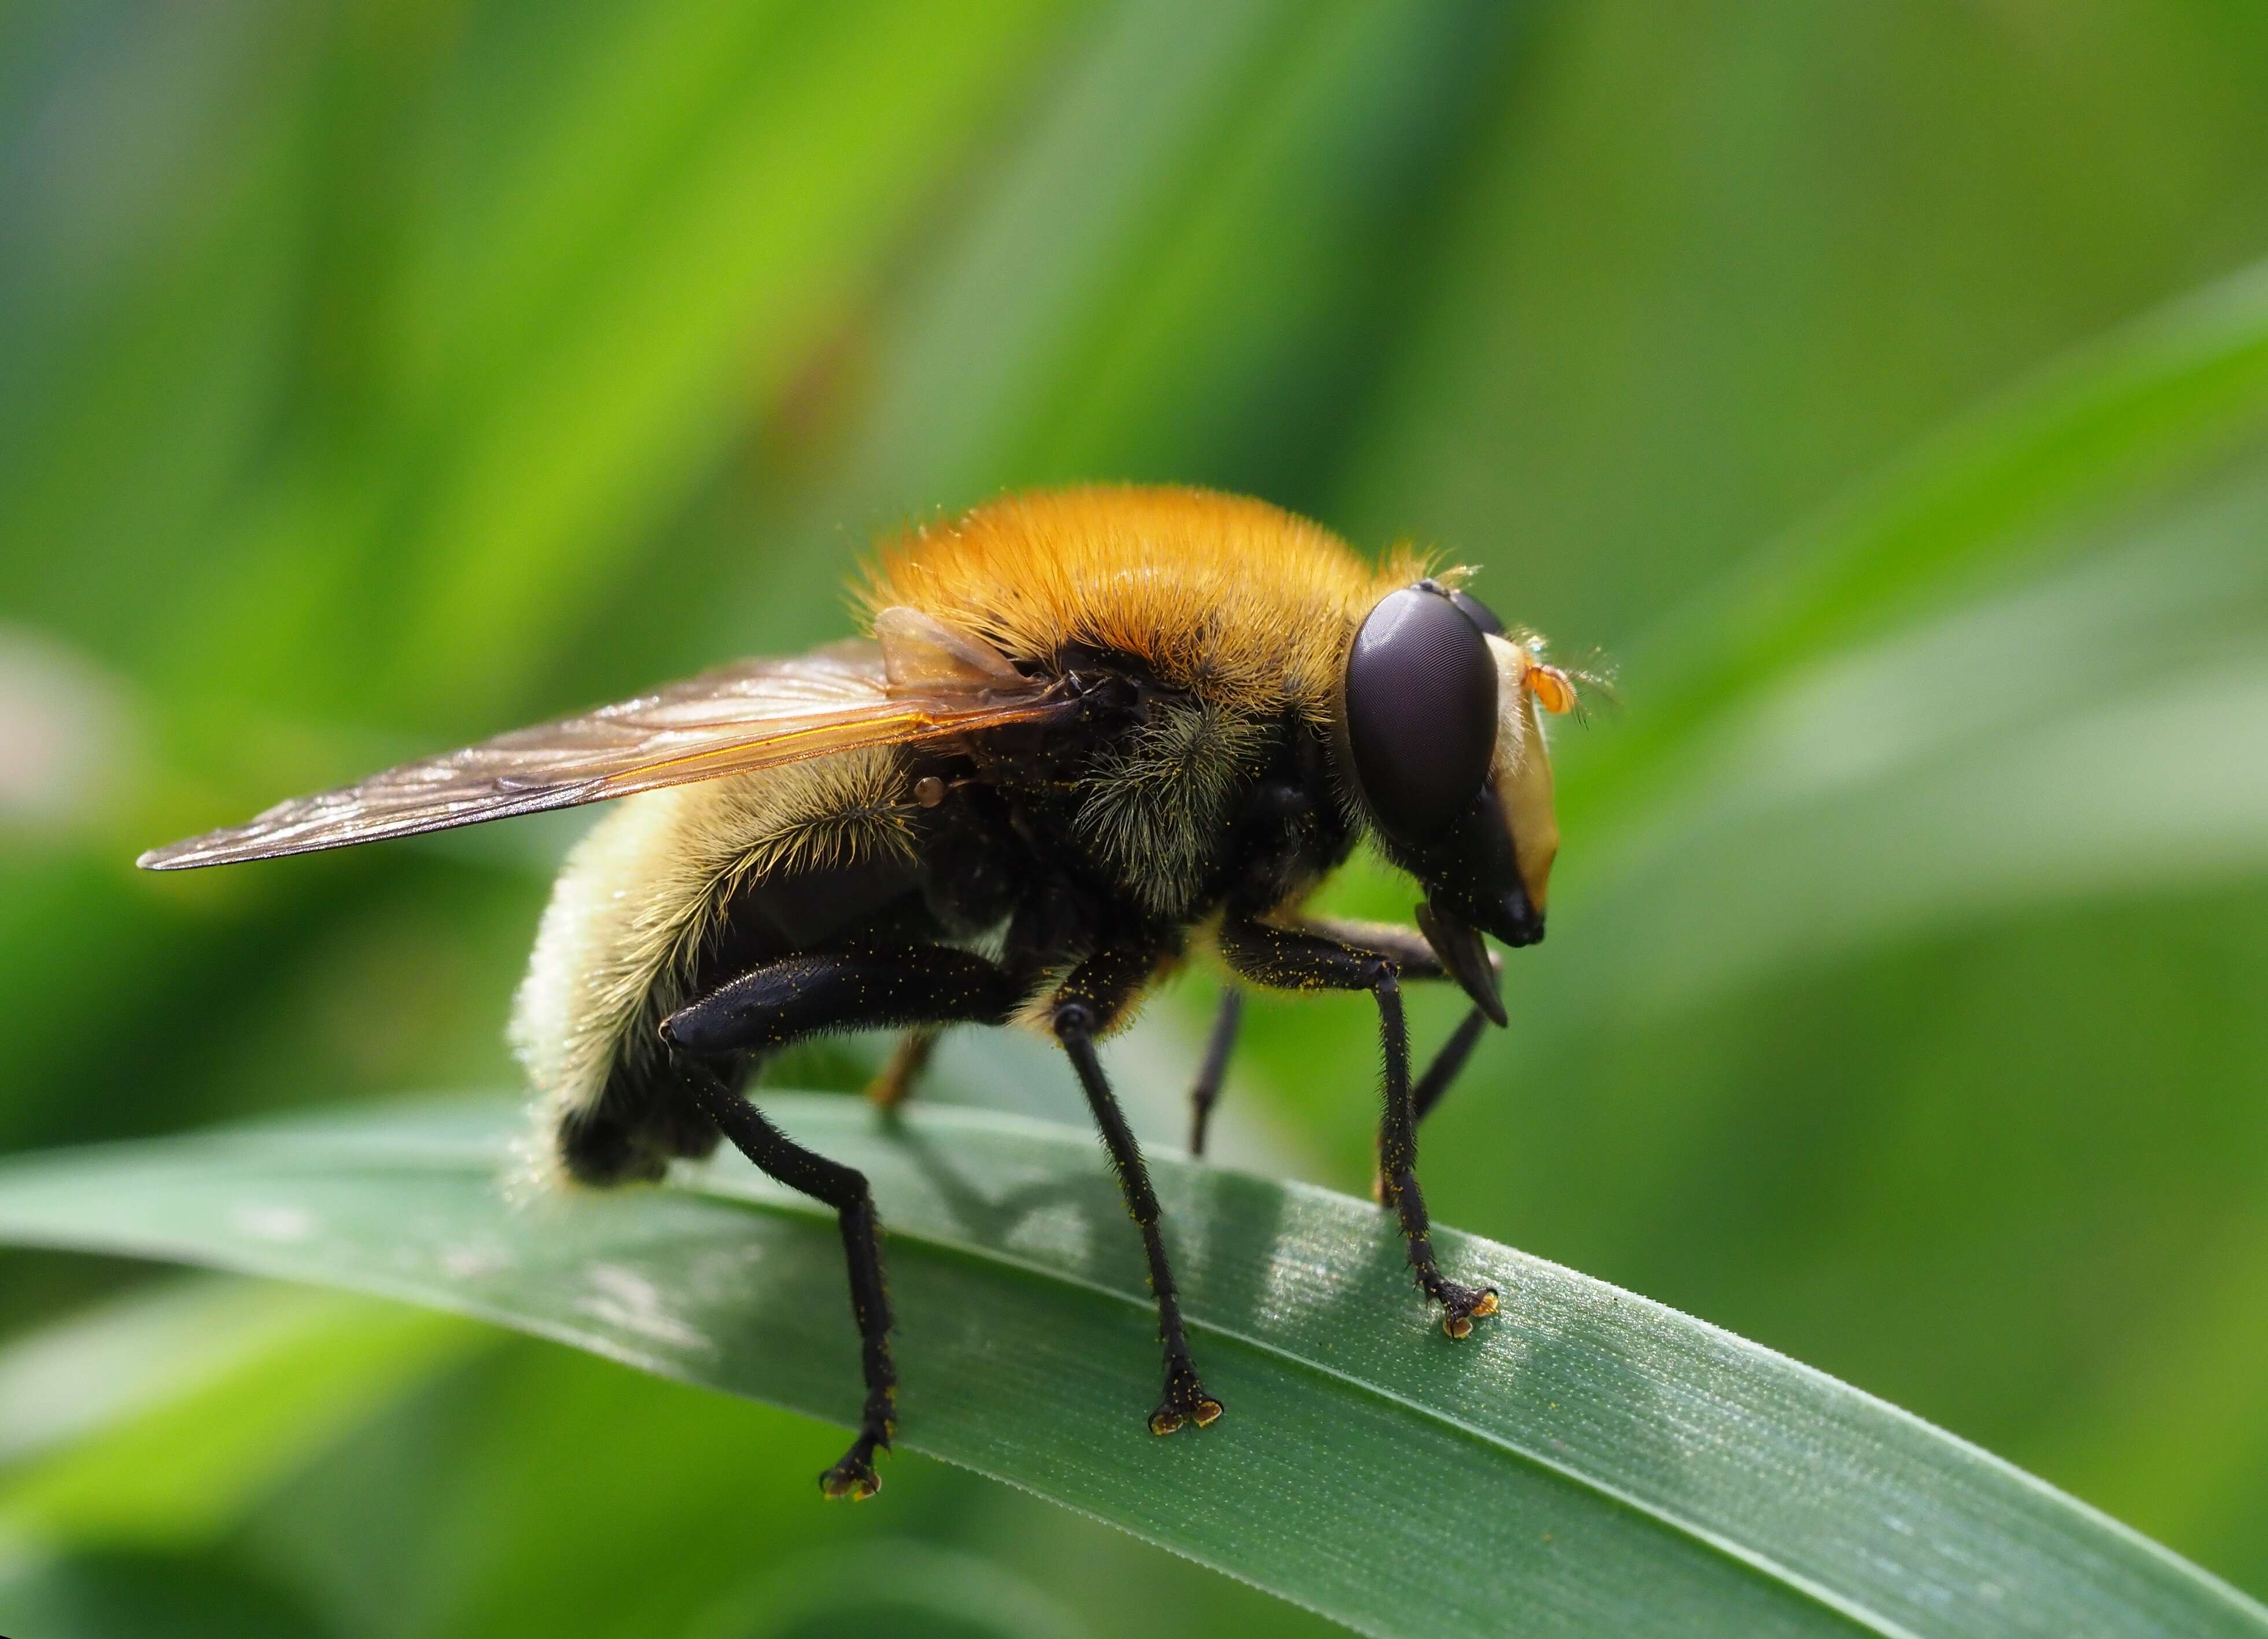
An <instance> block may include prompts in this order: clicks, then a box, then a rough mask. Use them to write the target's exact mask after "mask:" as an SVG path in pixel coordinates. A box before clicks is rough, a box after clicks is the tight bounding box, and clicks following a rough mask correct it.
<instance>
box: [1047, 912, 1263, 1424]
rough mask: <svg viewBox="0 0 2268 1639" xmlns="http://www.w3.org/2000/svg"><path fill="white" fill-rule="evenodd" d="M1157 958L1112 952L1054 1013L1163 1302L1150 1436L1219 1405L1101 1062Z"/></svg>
mask: <svg viewBox="0 0 2268 1639" xmlns="http://www.w3.org/2000/svg"><path fill="white" fill-rule="evenodd" d="M1157 954H1158V953H1157V952H1155V951H1153V950H1148V949H1104V950H1101V951H1098V952H1096V953H1095V954H1094V956H1090V957H1088V958H1087V959H1086V961H1085V962H1083V963H1080V964H1079V968H1078V969H1077V970H1076V971H1074V972H1073V973H1072V974H1071V977H1070V978H1068V979H1066V980H1064V985H1063V988H1062V989H1061V990H1059V991H1057V993H1056V996H1055V1000H1054V1002H1053V1004H1052V1008H1051V1011H1050V1015H1049V1016H1050V1022H1051V1023H1053V1025H1054V1026H1055V1032H1056V1039H1057V1040H1058V1041H1060V1042H1062V1043H1063V1045H1064V1052H1065V1053H1067V1054H1068V1055H1070V1058H1071V1067H1072V1068H1073V1069H1074V1070H1076V1071H1078V1073H1079V1088H1080V1089H1081V1090H1082V1091H1083V1092H1085V1093H1086V1107H1087V1109H1088V1110H1089V1111H1092V1112H1093V1113H1094V1124H1095V1126H1097V1127H1099V1128H1100V1129H1101V1133H1102V1141H1103V1144H1104V1146H1105V1148H1108V1150H1109V1151H1110V1166H1111V1170H1113V1171H1114V1172H1116V1174H1117V1175H1118V1190H1119V1193H1120V1194H1122V1195H1123V1196H1124V1197H1125V1200H1126V1210H1127V1212H1128V1213H1129V1214H1131V1215H1132V1217H1133V1219H1134V1224H1135V1227H1136V1228H1137V1229H1139V1230H1141V1232H1142V1251H1143V1255H1144V1257H1145V1259H1147V1260H1148V1262H1149V1266H1150V1290H1151V1292H1152V1294H1153V1295H1154V1296H1156V1298H1157V1300H1158V1340H1159V1342H1160V1344H1161V1345H1162V1346H1163V1347H1164V1350H1165V1367H1166V1388H1165V1397H1164V1398H1163V1399H1161V1400H1160V1402H1159V1404H1158V1409H1157V1410H1155V1411H1153V1412H1152V1413H1151V1414H1150V1432H1151V1433H1152V1434H1172V1433H1174V1432H1175V1430H1177V1429H1180V1428H1182V1426H1183V1425H1184V1424H1185V1423H1195V1424H1196V1425H1197V1427H1198V1428H1200V1429H1202V1428H1204V1426H1205V1425H1206V1424H1207V1423H1209V1422H1211V1421H1213V1420H1214V1419H1215V1418H1217V1417H1219V1415H1220V1413H1221V1404H1220V1402H1219V1400H1217V1399H1213V1398H1212V1396H1211V1395H1210V1394H1207V1393H1206V1392H1205V1390H1204V1384H1203V1383H1202V1382H1200V1381H1199V1380H1198V1378H1197V1366H1196V1363H1195V1362H1193V1361H1191V1360H1190V1358H1189V1336H1188V1333H1187V1332H1186V1330H1185V1329H1184V1327H1183V1326H1182V1303H1181V1295H1180V1293H1179V1292H1178V1291H1177V1290H1176V1289H1175V1286H1174V1272H1173V1268H1172V1266H1170V1265H1169V1264H1168V1263H1167V1261H1166V1239H1165V1235H1164V1232H1163V1231H1162V1230H1161V1229H1160V1227H1159V1222H1158V1216H1159V1214H1158V1197H1157V1194H1156V1192H1154V1191H1152V1189H1151V1187H1150V1170H1149V1168H1147V1167H1146V1166H1145V1165H1143V1163H1142V1150H1141V1147H1140V1146H1139V1145H1138V1144H1137V1143H1136V1142H1135V1141H1134V1131H1133V1129H1132V1128H1131V1127H1130V1126H1127V1125H1126V1112H1125V1111H1123V1110H1121V1109H1120V1108H1119V1107H1118V1100H1117V1098H1116V1096H1115V1095H1113V1094H1112V1092H1111V1090H1110V1082H1109V1081H1108V1078H1107V1077H1105V1076H1104V1074H1102V1061H1101V1059H1099V1058H1097V1057H1096V1056H1095V1052H1094V1038H1095V1037H1096V1036H1097V1035H1098V1034H1099V1033H1100V1032H1101V1030H1102V1029H1103V1027H1104V1026H1105V1025H1107V1024H1108V1023H1109V1022H1110V1020H1111V1019H1112V1018H1113V1017H1114V1016H1115V1015H1116V1014H1117V1012H1118V1010H1119V1009H1120V1008H1122V1007H1123V1006H1124V1005H1125V1004H1126V1002H1127V1001H1128V1000H1130V999H1131V998H1132V997H1133V996H1134V995H1135V994H1136V993H1138V991H1139V990H1140V989H1141V987H1142V986H1143V985H1144V984H1145V983H1146V982H1147V981H1148V979H1149V978H1150V975H1151V973H1152V971H1153V969H1154V967H1155V965H1156V956H1157Z"/></svg>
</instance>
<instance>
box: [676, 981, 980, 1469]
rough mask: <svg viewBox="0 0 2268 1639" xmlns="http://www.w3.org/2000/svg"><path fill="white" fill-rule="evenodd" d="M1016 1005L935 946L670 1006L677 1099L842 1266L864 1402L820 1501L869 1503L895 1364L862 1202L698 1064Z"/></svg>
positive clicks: (844, 1170)
mask: <svg viewBox="0 0 2268 1639" xmlns="http://www.w3.org/2000/svg"><path fill="white" fill-rule="evenodd" d="M1015 1002H1016V995H1015V986H1014V985H1013V982H1012V981H1011V980H1010V979H1009V978H1008V976H1007V975H1006V974H1005V973H1003V972H1001V971H1000V970H999V969H998V968H997V967H994V966H993V965H992V964H991V963H989V962H985V961H983V958H981V957H977V956H970V955H968V953H967V952H965V951H960V950H950V949H943V948H941V947H918V948H916V949H905V950H895V951H851V952H838V953H835V954H832V955H822V956H792V957H789V958H787V959H785V960H784V961H781V962H776V963H767V964H766V965H765V966H763V967H761V968H758V969H756V970H755V971H754V972H752V973H748V974H746V975H744V976H743V977H741V978H737V979H735V980H733V982H732V983H731V984H729V985H726V986H722V987H721V988H719V989H718V990H717V991H714V992H712V993H711V994H709V995H708V996H705V997H703V998H702V999H701V1000H698V1001H696V1002H694V1003H692V1004H691V1005H690V1006H689V1007H686V1008H681V1009H680V1010H679V1011H678V1012H676V1013H674V1014H672V1015H670V1016H669V1017H668V1018H667V1019H666V1020H665V1021H664V1022H663V1023H662V1027H661V1030H662V1037H663V1039H664V1040H665V1041H666V1042H667V1043H668V1044H669V1045H670V1047H671V1049H672V1057H673V1061H674V1063H675V1064H676V1065H677V1066H678V1067H679V1068H680V1070H681V1072H682V1073H683V1078H684V1082H685V1086H686V1089H687V1091H688V1093H689V1096H691V1098H692V1101H693V1103H694V1104H696V1106H697V1107H698V1108H699V1110H700V1111H701V1113H702V1114H703V1115H704V1116H705V1117H707V1118H708V1119H710V1120H711V1121H712V1122H714V1123H715V1124H716V1125H717V1126H718V1129H719V1130H720V1131H722V1132H723V1133H724V1134H725V1137H726V1138H728V1139H730V1140H731V1141H733V1147H734V1148H737V1149H738V1150H740V1153H741V1154H742V1155H746V1156H747V1158H748V1159H749V1160H750V1161H752V1162H754V1163H755V1164H756V1165H757V1166H758V1167H759V1168H761V1169H762V1170H763V1171H764V1172H765V1173H766V1174H767V1175H768V1176H770V1177H771V1178H777V1180H778V1181H779V1182H780V1183H782V1184H784V1185H787V1186H788V1187H789V1188H790V1189H792V1190H799V1191H801V1192H803V1193H804V1194H806V1195H808V1196H810V1197H812V1198H813V1199H814V1200H818V1201H821V1202H824V1203H825V1204H826V1205H828V1206H829V1207H833V1208H834V1209H835V1214H836V1224H837V1226H838V1227H839V1228H840V1229H841V1230H842V1234H843V1259H844V1262H845V1263H846V1264H847V1266H848V1267H849V1270H850V1277H851V1318H852V1319H854V1320H855V1321H856V1322H857V1323H858V1342H859V1352H860V1363H861V1365H862V1367H863V1370H864V1372H865V1383H866V1399H865V1405H864V1406H862V1407H861V1408H860V1412H859V1418H858V1438H857V1439H855V1440H853V1441H852V1442H851V1449H850V1450H849V1451H845V1452H844V1453H843V1460H842V1461H841V1462H839V1463H837V1464H836V1465H835V1466H834V1467H832V1468H830V1469H828V1471H827V1472H826V1473H824V1474H821V1476H820V1479H819V1484H820V1488H821V1490H823V1491H825V1492H826V1493H827V1495H829V1496H838V1497H852V1498H864V1497H870V1496H872V1495H874V1493H875V1492H876V1491H877V1490H879V1489H880V1487H881V1481H880V1480H879V1479H877V1478H876V1476H875V1473H874V1453H875V1452H876V1451H887V1450H888V1449H889V1446H890V1431H891V1427H892V1424H893V1422H894V1421H895V1402H896V1396H897V1387H898V1375H897V1369H896V1367H895V1365H894V1364H893V1363H892V1362H891V1359H890V1300H889V1295H888V1292H887V1290H886V1288H884V1286H883V1282H882V1249H881V1240H880V1224H879V1222H878V1220H877V1219H876V1217H875V1214H874V1199H873V1194H872V1193H871V1192H869V1191H868V1189H867V1187H866V1178H865V1174H864V1173H861V1172H859V1171H858V1170H855V1169H854V1168H851V1167H846V1166H843V1164H841V1163H839V1162H834V1161H829V1160H828V1159H827V1157H825V1156H824V1155H818V1154H815V1153H814V1152H813V1151H811V1150H808V1149H806V1148H804V1147H803V1146H802V1145H800V1144H799V1143H797V1142H796V1141H794V1140H793V1139H792V1138H790V1137H788V1136H787V1134H785V1133H782V1132H781V1131H780V1130H779V1129H778V1128H777V1127H776V1126H773V1125H772V1124H771V1122H770V1120H769V1119H766V1118H765V1116H764V1113H763V1111H761V1110H759V1109H757V1108H756V1107H755V1105H754V1104H750V1103H749V1102H748V1101H747V1099H745V1098H743V1097H741V1096H740V1095H739V1094H738V1093H736V1092H734V1091H733V1089H730V1088H729V1087H727V1086H726V1085H725V1082H724V1081H723V1080H722V1079H721V1078H720V1077H719V1076H718V1074H717V1073H716V1071H715V1070H714V1069H712V1068H711V1066H710V1064H709V1063H708V1062H707V1060H708V1059H711V1058H716V1057H725V1056H729V1055H731V1054H733V1053H738V1052H747V1051H750V1050H752V1049H762V1048H770V1047H775V1046H783V1045H786V1044H787V1043H788V1042H790V1041H792V1040H794V1039H796V1038H797V1037H802V1036H808V1035H812V1034H814V1033H816V1032H818V1031H821V1030H837V1029H845V1028H856V1027H858V1026H861V1025H868V1024H875V1025H880V1024H900V1023H917V1022H924V1021H926V1022H935V1023H950V1022H954V1021H958V1020H977V1019H981V1020H983V1021H985V1022H987V1023H1000V1022H1002V1021H1004V1020H1005V1018H1006V1017H1007V1015H1008V1013H1009V1011H1010V1010H1011V1009H1012V1008H1013V1007H1014V1005H1015Z"/></svg>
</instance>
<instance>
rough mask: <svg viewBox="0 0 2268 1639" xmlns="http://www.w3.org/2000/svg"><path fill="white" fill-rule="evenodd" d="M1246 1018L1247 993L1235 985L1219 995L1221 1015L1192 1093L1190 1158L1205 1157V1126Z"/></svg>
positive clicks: (1190, 1097)
mask: <svg viewBox="0 0 2268 1639" xmlns="http://www.w3.org/2000/svg"><path fill="white" fill-rule="evenodd" d="M1243 1017H1244V993H1243V992H1242V991H1241V990H1239V989H1238V988H1237V987H1236V986H1233V985H1227V986H1222V988H1221V993H1220V1011H1219V1012H1218V1013H1216V1014H1215V1015H1213V1021H1212V1034H1211V1036H1210V1037H1207V1038H1206V1041H1205V1055H1204V1063H1203V1064H1201V1065H1199V1066H1198V1067H1197V1082H1196V1084H1195V1085H1194V1086H1192V1087H1191V1088H1190V1089H1189V1154H1191V1155H1204V1146H1205V1125H1206V1123H1208V1122H1210V1121H1211V1119H1212V1106H1213V1102H1214V1100H1216V1099H1218V1098H1219V1096H1220V1078H1221V1076H1222V1074H1224V1073H1226V1070H1227V1069H1228V1055H1229V1052H1230V1050H1231V1049H1232V1048H1233V1047H1234V1046H1235V1045H1236V1027H1237V1024H1238V1023H1239V1022H1240V1021H1241V1020H1242V1018H1243Z"/></svg>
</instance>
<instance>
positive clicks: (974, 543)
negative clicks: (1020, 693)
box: [862, 484, 1426, 719]
mask: <svg viewBox="0 0 2268 1639" xmlns="http://www.w3.org/2000/svg"><path fill="white" fill-rule="evenodd" d="M1425 572H1426V568H1425V564H1424V563H1423V562H1422V561H1421V560H1420V559H1419V558H1418V557H1417V556H1416V555H1415V554H1413V553H1411V552H1410V551H1408V550H1399V549H1397V550H1395V552H1393V553H1391V554H1389V556H1388V561H1387V562H1386V563H1385V564H1383V565H1372V564H1369V563H1367V562H1366V561H1365V560H1364V559H1362V558H1361V557H1359V556H1357V555H1356V554H1355V552H1354V551H1353V550H1351V549H1350V548H1349V547H1348V546H1347V544H1346V543H1344V541H1341V540H1340V539H1339V538H1338V537H1337V535H1333V534H1331V533H1330V532H1329V530H1327V529H1324V528H1322V527H1321V526H1319V525H1316V524H1313V523H1310V522H1308V521H1307V520H1306V519H1304V518H1297V517H1294V516H1293V515H1292V514H1291V513H1287V512H1285V511H1283V510H1281V509H1280V508H1278V507H1275V506H1269V505H1268V504H1267V503H1266V502H1264V501H1256V500H1250V499H1247V498H1243V497H1240V496H1233V495H1221V494H1217V493H1215V492H1213V491H1209V490H1194V489H1180V488H1145V487H1142V486H1138V485H1131V484H1125V485H1116V484H1113V485H1101V484H1098V485H1094V486H1092V487H1089V488H1085V489H1076V490H1059V491H1049V492H1042V493H1038V494H1031V495H1019V496H1013V497H1010V498H1005V499H1002V500H998V501H994V502H991V503H990V504H989V505H986V506H980V507H977V508H976V510H975V511H973V512H970V513H966V514H964V515H963V516H961V517H960V518H958V519H955V520H953V521H951V522H949V523H939V524H932V525H929V526H927V527H925V528H921V529H917V530H916V531H914V532H912V533H911V534H909V535H907V536H906V537H905V538H904V539H902V540H901V541H900V542H898V543H896V544H895V545H893V546H890V547H887V548H886V549H885V550H884V551H883V553H882V556H881V559H880V562H879V563H878V564H877V565H874V567H873V570H872V571H871V572H870V573H869V575H868V578H867V583H866V586H865V588H864V590H863V593H862V601H863V602H865V606H866V609H867V610H868V612H869V615H870V616H871V614H872V613H873V611H875V610H879V609H887V608H889V607H891V606H892V605H905V606H909V607H911V608H913V609H919V610H921V611H922V612H923V613H924V614H927V615H932V616H935V617H936V618H938V619H939V620H941V621H944V622H946V623H947V624H952V625H955V626H959V627H961V628H962V629H963V630H966V631H969V632H971V633H974V634H975V635H976V636H978V637H981V638H983V639H986V640H987V641H988V642H990V643H991V644H992V645H993V646H996V647H997V648H998V649H999V650H1000V651H1001V652H1002V653H1005V654H1006V655H1007V656H1008V657H1009V658H1010V659H1012V660H1021V661H1042V662H1044V661H1048V660H1049V659H1051V658H1052V657H1053V656H1055V655H1056V654H1057V653H1060V652H1061V651H1062V650H1064V648H1065V647H1067V646H1074V645H1086V646H1094V647H1096V648H1101V649H1109V650H1115V651H1116V652H1118V653H1123V654H1130V655H1133V656H1135V657H1136V658H1138V659H1139V660H1140V661H1143V662H1144V663H1145V664H1146V665H1147V666H1148V667H1149V668H1151V670H1152V672H1153V673H1154V674H1155V675H1156V676H1157V677H1158V679H1159V680H1160V682H1161V683H1167V684H1168V685H1169V686H1171V687H1174V688H1179V689H1186V690H1189V692H1190V693H1191V694H1194V695H1196V696H1197V698H1200V699H1204V700H1208V701H1211V702H1212V703H1214V704H1216V705H1222V706H1226V707H1228V708H1230V709H1232V710H1235V711H1241V712H1257V713H1262V714H1273V713H1275V712H1281V711H1283V710H1285V709H1286V708H1297V709H1299V710H1300V711H1301V712H1304V713H1307V714H1310V715H1312V716H1314V717H1315V718H1318V719H1325V718H1328V717H1329V715H1330V714H1331V702H1332V698H1333V695H1334V693H1335V692H1336V690H1337V685H1338V679H1339V671H1340V668H1342V667H1343V666H1344V664H1345V662H1346V654H1347V649H1348V646H1349V645H1350V644H1351V643H1352V641H1353V638H1354V632H1355V630H1356V628H1357V627H1359V625H1360V624H1362V621H1363V618H1364V616H1366V615H1367V614H1368V613H1369V612H1370V610H1371V609H1372V608H1373V606H1374V605H1375V604H1376V603H1377V602H1378V600H1379V599H1380V598H1381V597H1383V596H1384V595H1386V594H1387V593H1388V592H1391V591H1393V590H1395V588H1397V587H1406V586H1408V585H1410V583H1411V582H1412V581H1414V580H1418V579H1419V578H1420V577H1421V576H1423V575H1424V574H1425Z"/></svg>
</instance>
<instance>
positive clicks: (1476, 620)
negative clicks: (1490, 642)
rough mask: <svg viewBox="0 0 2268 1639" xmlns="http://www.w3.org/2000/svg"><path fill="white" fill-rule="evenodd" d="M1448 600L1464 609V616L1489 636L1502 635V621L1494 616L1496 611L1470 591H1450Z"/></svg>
mask: <svg viewBox="0 0 2268 1639" xmlns="http://www.w3.org/2000/svg"><path fill="white" fill-rule="evenodd" d="M1449 602H1452V603H1454V604H1455V605H1456V606H1457V607H1458V608H1459V609H1462V610H1464V611H1465V618H1466V619H1467V620H1469V621H1471V622H1472V623H1473V624H1475V625H1476V626H1478V627H1479V628H1480V629H1481V630H1482V631H1485V632H1486V633H1488V635H1489V636H1490V637H1491V638H1500V637H1502V636H1504V622H1502V621H1500V620H1499V619H1498V618H1497V617H1496V611H1495V610H1494V609H1491V608H1490V607H1489V606H1488V605H1487V604H1485V603H1484V602H1481V601H1480V599H1478V598H1476V597H1475V596H1474V595H1473V594H1471V593H1469V592H1452V593H1450V594H1449Z"/></svg>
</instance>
